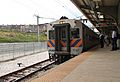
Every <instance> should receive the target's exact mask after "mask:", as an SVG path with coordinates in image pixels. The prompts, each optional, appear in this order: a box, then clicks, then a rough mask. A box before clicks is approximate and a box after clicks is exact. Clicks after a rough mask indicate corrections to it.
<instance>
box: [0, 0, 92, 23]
mask: <svg viewBox="0 0 120 82" xmlns="http://www.w3.org/2000/svg"><path fill="white" fill-rule="evenodd" d="M0 10H1V11H0V25H1V24H5V25H6V24H36V23H37V20H36V19H37V18H36V17H35V15H39V16H40V17H43V18H39V24H42V23H49V22H52V21H55V20H53V19H50V18H54V19H56V20H57V19H59V18H60V17H61V16H67V17H68V18H70V19H80V17H82V18H85V17H84V16H83V14H82V13H81V12H80V11H79V10H78V9H77V8H76V7H75V5H74V4H73V3H72V2H71V1H70V0H0ZM46 18H47V19H46ZM88 24H89V25H91V24H90V23H88Z"/></svg>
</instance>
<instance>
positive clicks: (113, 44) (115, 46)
mask: <svg viewBox="0 0 120 82" xmlns="http://www.w3.org/2000/svg"><path fill="white" fill-rule="evenodd" d="M113 50H117V32H116V31H115V30H113V31H112V51H113Z"/></svg>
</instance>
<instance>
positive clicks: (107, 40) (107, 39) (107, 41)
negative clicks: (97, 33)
mask: <svg viewBox="0 0 120 82" xmlns="http://www.w3.org/2000/svg"><path fill="white" fill-rule="evenodd" d="M104 40H105V43H106V46H109V44H110V38H109V36H108V35H105V38H104Z"/></svg>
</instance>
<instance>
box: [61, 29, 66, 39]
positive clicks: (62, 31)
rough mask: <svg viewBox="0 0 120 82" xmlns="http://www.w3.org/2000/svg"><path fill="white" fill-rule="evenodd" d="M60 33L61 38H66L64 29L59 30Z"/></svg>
mask: <svg viewBox="0 0 120 82" xmlns="http://www.w3.org/2000/svg"><path fill="white" fill-rule="evenodd" d="M61 33H62V38H66V29H65V28H62V29H61Z"/></svg>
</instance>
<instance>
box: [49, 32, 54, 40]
mask: <svg viewBox="0 0 120 82" xmlns="http://www.w3.org/2000/svg"><path fill="white" fill-rule="evenodd" d="M49 39H55V32H54V30H50V31H49Z"/></svg>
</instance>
